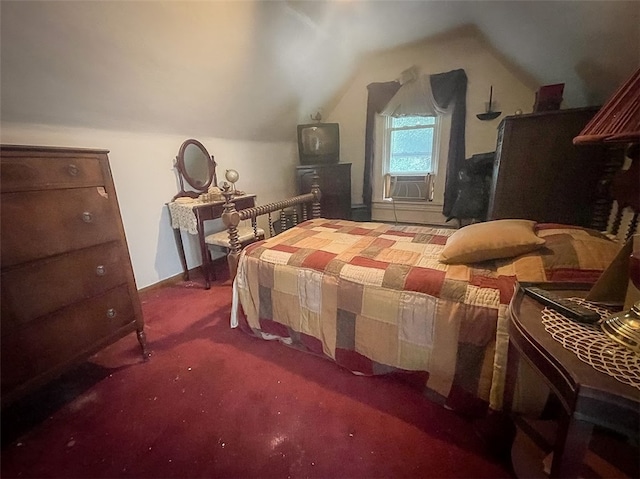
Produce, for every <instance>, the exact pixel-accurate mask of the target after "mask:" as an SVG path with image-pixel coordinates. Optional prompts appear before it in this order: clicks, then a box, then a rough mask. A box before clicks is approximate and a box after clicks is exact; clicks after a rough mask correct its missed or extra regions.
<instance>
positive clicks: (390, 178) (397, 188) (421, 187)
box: [384, 174, 435, 201]
mask: <svg viewBox="0 0 640 479" xmlns="http://www.w3.org/2000/svg"><path fill="white" fill-rule="evenodd" d="M434 180H435V177H434V175H431V174H429V175H420V176H396V175H390V174H386V175H385V188H384V196H385V198H393V200H394V201H433V183H434Z"/></svg>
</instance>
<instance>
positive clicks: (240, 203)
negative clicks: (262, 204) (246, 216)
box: [167, 194, 256, 289]
mask: <svg viewBox="0 0 640 479" xmlns="http://www.w3.org/2000/svg"><path fill="white" fill-rule="evenodd" d="M255 199H256V195H247V194H245V195H241V196H236V197H235V198H234V199H233V202H234V204H235V206H236V210H243V209H245V208H252V207H253V206H255ZM167 206H168V208H169V214H170V216H171V227H172V228H173V233H174V236H175V239H176V246H177V247H178V254H179V255H180V262H181V263H182V270H183V273H182V277H183V278H184V280H185V281H186V280H188V279H189V269H188V268H187V258H186V256H185V254H184V244H183V242H182V231H185V232H187V233H189V234H192V235H197V236H198V244H199V246H200V254H201V256H202V272H203V275H204V280H205V287H206V288H207V289H209V288H210V286H211V280H212V279H215V273H214V271H213V265H212V261H211V255H210V254H209V250H208V247H207V245H206V243H205V241H204V238H205V232H204V222H205V221H209V220H215V219H217V218H220V217H221V216H222V212H223V211H224V199H223V200H218V201H211V202H202V201H199V200H198V199H194V198H188V197H180V198H176V199H174V200H173V201H171V202H170V203H167Z"/></svg>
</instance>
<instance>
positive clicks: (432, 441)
mask: <svg viewBox="0 0 640 479" xmlns="http://www.w3.org/2000/svg"><path fill="white" fill-rule="evenodd" d="M230 298H231V287H230V286H229V284H228V283H225V282H223V281H218V282H216V283H214V285H213V286H212V288H211V289H210V290H209V291H206V290H204V289H203V287H202V281H200V280H199V279H198V278H194V280H193V281H188V282H180V283H176V284H175V285H172V286H167V287H163V288H159V289H155V290H152V291H150V292H146V293H143V294H142V295H141V300H142V303H143V311H144V316H145V321H146V333H147V338H148V341H149V344H150V349H151V350H152V357H151V359H150V361H148V362H142V361H141V356H140V351H139V348H138V343H137V340H136V338H135V335H133V334H132V335H130V336H128V337H126V338H124V339H122V340H121V341H119V342H117V343H116V344H114V345H112V346H110V347H108V348H106V349H104V350H103V351H102V352H100V353H99V354H97V355H96V356H94V357H93V358H91V361H89V362H87V363H85V364H83V365H81V366H80V367H78V368H76V369H74V370H73V371H71V372H70V373H69V374H67V375H65V376H64V377H63V378H61V379H60V380H58V381H55V382H54V383H52V384H51V385H49V386H48V387H47V388H44V389H43V390H41V391H38V392H37V393H35V394H33V395H31V396H30V397H29V398H26V399H25V401H21V402H20V403H18V404H16V405H15V406H13V407H10V408H8V409H7V410H5V411H3V414H2V436H3V447H2V477H3V478H10V477H87V478H88V477H153V478H161V477H239V478H254V477H278V478H289V477H291V478H294V477H322V478H334V477H335V478H370V477H386V478H388V477H394V478H395V477H412V478H414V477H469V478H480V477H512V473H511V471H510V467H509V465H508V464H505V463H503V462H501V461H499V460H498V459H495V458H493V457H491V456H490V455H489V454H488V453H487V452H486V450H485V447H484V445H483V443H482V441H481V440H480V439H479V438H478V437H477V435H476V434H475V433H474V430H473V427H472V424H471V423H470V422H468V421H467V420H465V419H464V418H462V417H460V416H458V415H456V414H455V413H453V412H451V411H447V410H445V409H443V408H442V407H440V406H438V405H436V404H434V403H431V402H430V401H428V400H427V399H426V398H424V397H423V396H422V395H421V394H420V392H419V391H417V390H415V389H414V388H412V387H411V385H410V384H407V383H405V382H403V381H400V380H398V379H397V378H388V377H373V378H371V377H359V376H355V375H353V374H351V373H350V372H347V371H345V370H343V369H340V368H339V367H338V366H336V365H335V364H333V363H332V362H330V361H327V360H324V359H322V358H318V357H315V356H312V355H309V354H305V353H301V352H299V351H296V350H293V349H291V348H288V347H286V346H283V345H281V344H278V343H273V342H267V341H262V340H258V339H255V338H252V337H249V336H248V335H246V334H245V333H242V332H240V331H238V330H231V329H230V328H229V312H230Z"/></svg>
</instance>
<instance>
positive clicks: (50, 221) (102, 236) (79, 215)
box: [0, 187, 122, 268]
mask: <svg viewBox="0 0 640 479" xmlns="http://www.w3.org/2000/svg"><path fill="white" fill-rule="evenodd" d="M0 211H1V216H2V225H1V226H0V228H1V232H2V248H1V249H2V267H3V268H6V267H8V266H11V265H14V264H19V263H23V262H26V261H32V260H35V259H39V258H43V257H46V256H51V255H55V254H60V253H64V252H66V251H72V250H75V249H80V248H86V247H88V246H93V245H96V244H100V243H105V242H107V241H112V240H115V239H118V238H120V237H121V233H122V232H121V231H120V230H119V228H118V227H117V224H118V215H117V212H116V211H114V208H113V204H112V203H111V202H110V201H109V199H108V195H106V193H105V192H104V189H103V188H102V187H93V188H76V189H69V190H50V191H28V192H24V193H3V195H2V203H1V204H0Z"/></svg>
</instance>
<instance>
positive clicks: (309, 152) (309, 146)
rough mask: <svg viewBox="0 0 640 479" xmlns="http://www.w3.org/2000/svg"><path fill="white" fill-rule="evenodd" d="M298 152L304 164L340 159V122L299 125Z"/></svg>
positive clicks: (335, 161)
mask: <svg viewBox="0 0 640 479" xmlns="http://www.w3.org/2000/svg"><path fill="white" fill-rule="evenodd" d="M298 154H299V155H300V164H302V165H323V164H331V163H338V162H339V161H340V128H339V125H338V123H312V124H307V125H298Z"/></svg>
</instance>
